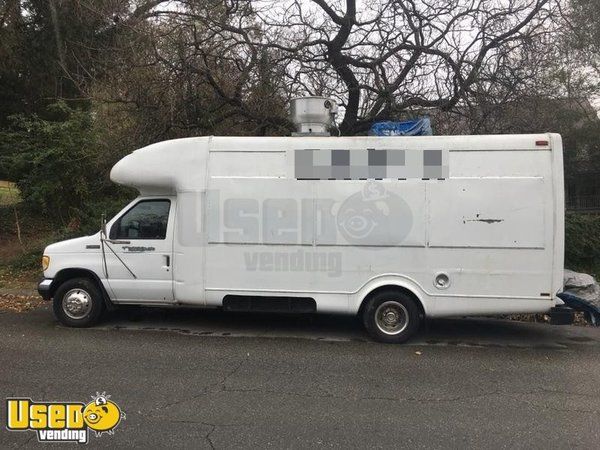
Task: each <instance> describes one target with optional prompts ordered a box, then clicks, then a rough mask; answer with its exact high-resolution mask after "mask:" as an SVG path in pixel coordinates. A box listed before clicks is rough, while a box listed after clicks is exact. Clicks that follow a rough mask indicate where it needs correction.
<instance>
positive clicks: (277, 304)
mask: <svg viewBox="0 0 600 450" xmlns="http://www.w3.org/2000/svg"><path fill="white" fill-rule="evenodd" d="M223 309H224V310H225V311H239V312H242V311H243V312H250V311H252V312H276V313H313V312H316V311H317V302H315V299H314V298H311V297H261V296H250V295H226V296H225V298H223Z"/></svg>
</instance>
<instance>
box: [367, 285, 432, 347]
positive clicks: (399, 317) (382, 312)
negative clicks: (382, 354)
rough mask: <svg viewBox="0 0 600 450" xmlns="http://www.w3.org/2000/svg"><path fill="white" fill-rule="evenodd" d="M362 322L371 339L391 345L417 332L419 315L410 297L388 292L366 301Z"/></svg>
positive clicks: (403, 340) (398, 292) (400, 293)
mask: <svg viewBox="0 0 600 450" xmlns="http://www.w3.org/2000/svg"><path fill="white" fill-rule="evenodd" d="M363 322H364V324H365V328H366V329H367V331H368V332H369V334H370V335H371V337H372V338H373V339H375V340H376V341H379V342H385V343H390V344H393V343H401V342H405V341H407V340H408V339H409V338H410V337H412V336H413V335H414V334H415V333H416V332H417V331H418V329H419V325H420V323H421V315H420V312H419V308H418V306H417V304H416V303H415V300H413V298H412V297H411V296H409V295H407V294H406V293H404V292H401V291H393V290H390V291H384V292H379V293H376V294H375V295H373V296H372V297H371V298H370V299H369V300H368V303H367V305H366V306H365V309H364V311H363Z"/></svg>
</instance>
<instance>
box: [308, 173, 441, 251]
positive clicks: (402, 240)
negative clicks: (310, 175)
mask: <svg viewBox="0 0 600 450" xmlns="http://www.w3.org/2000/svg"><path fill="white" fill-rule="evenodd" d="M302 182H303V183H307V182H306V181H302ZM437 182H438V181H437V180H436V181H431V183H437ZM308 183H314V184H315V186H316V189H317V199H318V202H319V204H321V205H323V206H325V205H331V206H330V207H329V208H330V209H331V213H332V214H334V215H335V224H334V225H335V229H334V230H332V231H333V232H325V230H323V229H322V227H321V223H317V224H316V225H317V229H318V231H317V232H316V244H317V245H338V246H339V245H344V246H348V245H350V246H392V247H395V246H399V247H400V246H416V247H423V246H425V229H426V227H425V182H424V181H422V180H418V181H415V180H403V181H397V180H396V181H393V180H381V181H356V180H344V181H328V180H322V181H314V182H308ZM317 216H318V215H317ZM319 228H320V230H319Z"/></svg>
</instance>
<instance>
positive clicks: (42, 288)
mask: <svg viewBox="0 0 600 450" xmlns="http://www.w3.org/2000/svg"><path fill="white" fill-rule="evenodd" d="M52 281H53V280H52V278H44V279H43V280H42V281H40V283H39V284H38V288H37V291H38V293H39V294H40V295H41V296H42V298H43V299H44V300H50V288H51V286H52Z"/></svg>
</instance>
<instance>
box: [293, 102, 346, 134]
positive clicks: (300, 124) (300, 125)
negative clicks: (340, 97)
mask: <svg viewBox="0 0 600 450" xmlns="http://www.w3.org/2000/svg"><path fill="white" fill-rule="evenodd" d="M336 114H337V104H336V103H335V100H332V99H330V98H327V97H297V98H293V99H292V100H291V115H292V122H294V124H295V125H296V129H297V132H296V133H292V136H329V131H328V129H329V128H330V127H332V126H333V125H334V124H335V116H336Z"/></svg>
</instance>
